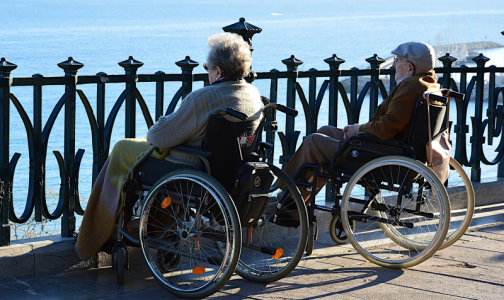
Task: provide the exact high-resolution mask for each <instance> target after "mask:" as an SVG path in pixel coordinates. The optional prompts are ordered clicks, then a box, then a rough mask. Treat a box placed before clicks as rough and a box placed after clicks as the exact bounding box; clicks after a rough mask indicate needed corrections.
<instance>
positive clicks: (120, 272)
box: [116, 248, 124, 285]
mask: <svg viewBox="0 0 504 300" xmlns="http://www.w3.org/2000/svg"><path fill="white" fill-rule="evenodd" d="M116 266H117V271H116V272H117V284H119V285H123V283H124V249H123V248H119V249H117V264H116Z"/></svg>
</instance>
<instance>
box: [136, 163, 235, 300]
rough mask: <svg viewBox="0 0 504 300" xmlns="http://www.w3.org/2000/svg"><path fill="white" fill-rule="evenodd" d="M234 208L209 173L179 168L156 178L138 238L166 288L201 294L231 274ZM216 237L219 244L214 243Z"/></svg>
mask: <svg viewBox="0 0 504 300" xmlns="http://www.w3.org/2000/svg"><path fill="white" fill-rule="evenodd" d="M240 228H241V226H240V220H239V219H238V214H237V212H236V208H235V206H234V204H233V202H232V201H231V199H230V197H229V195H228V193H227V192H226V191H225V189H224V188H223V187H222V186H221V185H220V184H219V183H218V182H217V181H216V180H215V179H213V178H212V177H210V176H209V175H207V174H205V173H203V172H200V171H194V170H188V169H186V170H179V171H175V172H171V173H169V174H167V175H165V176H164V177H163V178H161V179H160V180H159V181H158V182H157V183H156V184H154V186H153V187H152V189H151V191H150V192H149V195H148V196H147V199H146V200H145V203H144V206H143V209H142V216H141V219H140V243H141V248H142V251H143V254H144V257H145V260H146V262H147V264H148V266H149V269H150V271H151V273H152V274H153V275H154V278H155V279H156V280H157V281H158V282H159V283H160V284H161V285H162V286H163V287H164V288H165V289H167V290H168V291H170V292H171V293H173V294H175V295H177V296H180V297H184V298H203V297H206V296H209V295H211V294H213V293H215V292H217V291H218V290H219V289H220V288H222V286H224V285H225V284H226V282H227V281H228V280H229V278H230V277H231V275H232V274H233V272H234V270H235V268H236V264H237V263H238V259H239V256H240V248H241V232H240ZM216 241H218V242H219V243H220V244H221V247H219V248H216V247H215V244H216Z"/></svg>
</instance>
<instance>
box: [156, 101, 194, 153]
mask: <svg viewBox="0 0 504 300" xmlns="http://www.w3.org/2000/svg"><path fill="white" fill-rule="evenodd" d="M193 96H194V95H191V94H189V95H187V97H186V98H185V99H184V100H183V102H182V103H181V105H180V107H179V109H177V110H176V111H174V112H173V113H171V114H169V115H168V116H163V117H161V118H159V120H158V122H157V123H156V124H154V126H152V127H151V128H150V129H149V131H148V132H147V141H149V143H151V144H152V145H154V146H156V147H159V148H171V147H175V146H178V145H181V144H184V143H185V142H187V141H188V140H189V139H190V138H191V137H192V136H194V135H195V134H196V133H197V131H198V130H197V128H196V127H197V126H196V121H195V120H196V107H195V103H194V97H193Z"/></svg>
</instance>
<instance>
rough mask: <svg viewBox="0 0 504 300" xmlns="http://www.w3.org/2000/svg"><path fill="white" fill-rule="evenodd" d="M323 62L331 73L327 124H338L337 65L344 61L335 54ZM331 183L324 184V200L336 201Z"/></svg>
mask: <svg viewBox="0 0 504 300" xmlns="http://www.w3.org/2000/svg"><path fill="white" fill-rule="evenodd" d="M324 62H326V63H327V64H329V70H330V71H331V75H330V76H329V125H332V126H335V127H337V126H338V95H339V76H340V75H341V71H340V70H339V67H340V65H341V64H342V63H344V62H345V60H344V59H341V58H339V57H338V56H337V55H336V54H333V55H332V56H331V57H329V58H326V59H324ZM332 187H333V183H332V182H328V183H327V185H326V197H325V199H326V202H336V198H337V195H336V193H334V192H332Z"/></svg>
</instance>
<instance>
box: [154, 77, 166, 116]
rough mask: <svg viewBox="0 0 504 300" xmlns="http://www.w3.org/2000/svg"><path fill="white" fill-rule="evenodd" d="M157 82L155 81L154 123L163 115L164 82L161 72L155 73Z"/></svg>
mask: <svg viewBox="0 0 504 300" xmlns="http://www.w3.org/2000/svg"><path fill="white" fill-rule="evenodd" d="M156 75H157V77H156V78H157V80H156V112H155V116H154V121H156V122H157V121H158V120H159V118H161V117H162V116H163V115H164V111H163V108H164V81H163V80H162V78H161V77H162V76H163V75H165V72H163V71H157V72H156Z"/></svg>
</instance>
